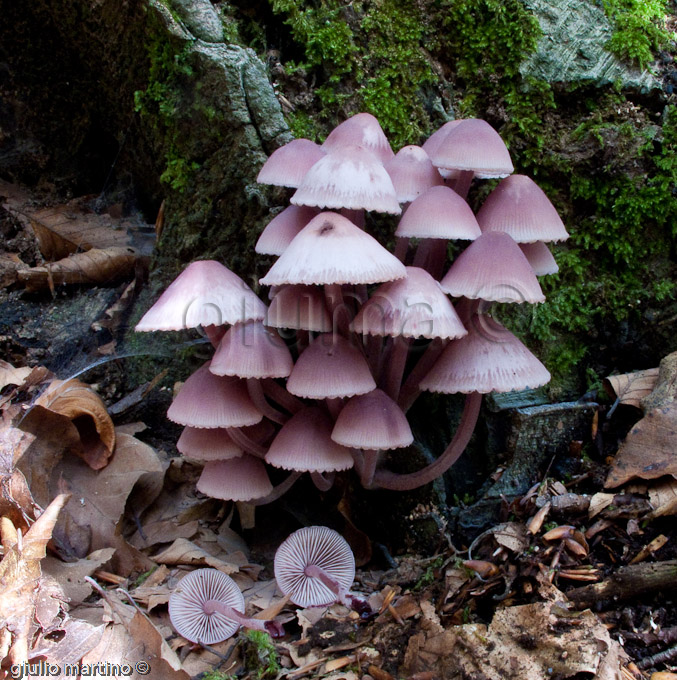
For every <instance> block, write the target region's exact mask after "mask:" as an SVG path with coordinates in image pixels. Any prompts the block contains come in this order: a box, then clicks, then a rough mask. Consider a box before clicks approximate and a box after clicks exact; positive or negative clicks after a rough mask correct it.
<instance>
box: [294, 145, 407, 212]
mask: <svg viewBox="0 0 677 680" xmlns="http://www.w3.org/2000/svg"><path fill="white" fill-rule="evenodd" d="M291 202H292V204H293V205H310V206H315V207H317V208H329V209H337V210H338V209H340V208H347V209H349V210H373V211H375V212H383V213H390V214H392V215H399V214H400V212H401V209H400V204H399V203H398V202H397V195H396V194H395V188H394V187H393V183H392V181H391V179H390V175H388V173H387V172H386V169H385V168H384V167H383V164H382V163H381V161H379V159H378V158H376V156H374V154H372V153H371V152H370V151H367V149H365V148H364V147H362V146H342V147H339V148H336V149H334V150H333V151H330V152H329V153H327V154H326V156H324V158H321V159H320V160H319V161H318V162H317V163H315V165H313V167H312V168H311V169H310V170H309V171H308V172H307V174H306V176H305V177H304V179H303V182H302V183H301V186H300V187H299V188H298V189H297V190H296V192H295V193H294V195H293V196H292V198H291Z"/></svg>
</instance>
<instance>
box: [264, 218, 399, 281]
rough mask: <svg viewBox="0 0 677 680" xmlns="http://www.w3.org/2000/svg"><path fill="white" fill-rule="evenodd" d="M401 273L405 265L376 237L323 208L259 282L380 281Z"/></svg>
mask: <svg viewBox="0 0 677 680" xmlns="http://www.w3.org/2000/svg"><path fill="white" fill-rule="evenodd" d="M404 276H406V271H405V269H404V265H403V264H402V263H401V262H400V261H399V260H398V259H397V258H396V257H395V256H394V255H392V254H391V253H389V252H388V251H387V250H386V249H385V248H384V247H383V246H382V245H381V244H380V243H379V242H378V241H377V240H376V239H375V238H373V237H372V236H370V235H369V234H367V233H366V232H364V231H362V229H360V228H359V227H356V226H355V225H354V224H353V223H352V222H351V221H350V220H349V219H347V218H346V217H343V216H342V215H339V214H337V213H333V212H323V213H320V214H319V215H318V216H317V217H314V218H313V219H312V220H311V221H310V222H309V223H308V224H307V225H306V226H305V227H304V228H303V229H302V230H301V231H300V232H299V234H298V235H297V236H296V237H295V238H294V240H293V241H292V242H291V243H290V244H289V246H288V247H287V249H286V250H285V251H284V253H282V255H280V257H279V259H278V260H277V262H275V264H274V265H273V266H272V267H271V268H270V270H269V271H268V273H267V274H266V275H265V276H264V277H263V278H262V279H261V283H263V284H265V285H268V286H280V285H283V284H287V283H304V284H331V283H340V284H343V283H381V282H383V281H392V280H394V279H401V278H403V277H404Z"/></svg>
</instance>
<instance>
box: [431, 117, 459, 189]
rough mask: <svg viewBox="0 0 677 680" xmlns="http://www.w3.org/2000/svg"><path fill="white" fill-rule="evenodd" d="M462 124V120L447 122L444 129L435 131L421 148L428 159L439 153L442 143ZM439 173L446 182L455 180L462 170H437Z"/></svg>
mask: <svg viewBox="0 0 677 680" xmlns="http://www.w3.org/2000/svg"><path fill="white" fill-rule="evenodd" d="M460 122H461V119H459V120H450V121H447V122H446V123H445V124H444V125H442V127H440V128H438V129H437V130H435V132H433V133H432V135H430V137H428V139H426V140H425V142H423V146H422V147H421V148H422V149H423V150H424V151H425V152H426V153H427V154H428V158H432V156H433V154H434V153H435V152H436V151H437V148H438V147H439V145H440V144H441V143H442V140H443V139H444V138H445V137H446V136H447V135H448V134H449V133H450V132H451V131H452V130H453V129H454V128H455V127H456V126H457V125H458V124H459V123H460ZM437 170H438V172H439V173H440V175H442V177H443V178H444V179H445V180H447V179H448V180H453V179H455V178H456V176H457V175H458V173H459V172H460V170H450V169H448V168H437Z"/></svg>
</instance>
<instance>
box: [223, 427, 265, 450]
mask: <svg viewBox="0 0 677 680" xmlns="http://www.w3.org/2000/svg"><path fill="white" fill-rule="evenodd" d="M228 436H229V437H230V438H231V439H232V440H233V441H234V442H235V443H236V444H237V445H238V446H239V447H240V448H241V449H242V450H243V451H244V452H245V453H248V454H249V455H251V456H256V457H257V458H265V456H266V453H268V449H267V448H266V447H265V446H261V444H257V443H256V442H255V441H254V440H253V439H252V438H251V437H248V436H247V435H246V434H245V433H244V432H243V431H242V428H240V427H229V428H228Z"/></svg>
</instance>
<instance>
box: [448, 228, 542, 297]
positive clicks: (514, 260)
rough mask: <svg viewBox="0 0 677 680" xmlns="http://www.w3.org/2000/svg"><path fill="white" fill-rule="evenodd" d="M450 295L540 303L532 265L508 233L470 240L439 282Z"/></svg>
mask: <svg viewBox="0 0 677 680" xmlns="http://www.w3.org/2000/svg"><path fill="white" fill-rule="evenodd" d="M440 286H441V287H442V290H443V291H444V292H445V293H449V295H451V296H452V297H467V298H470V299H472V300H476V299H481V300H490V301H494V302H543V300H545V296H544V295H543V291H542V290H541V286H540V284H539V283H538V279H537V278H536V275H535V274H534V271H533V269H532V268H531V265H530V264H529V262H528V261H527V258H526V257H525V256H524V253H523V252H522V251H521V250H520V247H519V246H518V245H517V244H516V243H515V241H513V239H512V238H511V237H510V235H509V234H506V233H505V232H502V231H492V232H488V233H486V234H482V235H481V236H480V237H479V238H478V239H477V240H475V241H473V242H472V243H471V244H470V245H469V246H468V247H467V248H466V249H465V250H464V251H463V252H462V253H461V254H460V255H459V256H458V257H457V258H456V260H455V261H454V263H453V264H452V265H451V268H450V269H449V271H448V272H447V273H446V274H445V276H444V278H443V279H442V280H441V281H440Z"/></svg>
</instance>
